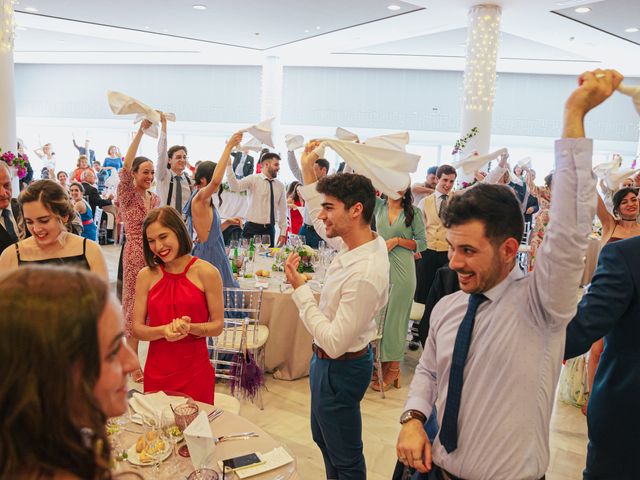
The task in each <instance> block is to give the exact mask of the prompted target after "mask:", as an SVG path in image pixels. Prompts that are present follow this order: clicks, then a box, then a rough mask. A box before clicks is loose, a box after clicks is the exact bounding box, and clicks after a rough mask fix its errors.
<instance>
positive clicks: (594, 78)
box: [565, 69, 624, 115]
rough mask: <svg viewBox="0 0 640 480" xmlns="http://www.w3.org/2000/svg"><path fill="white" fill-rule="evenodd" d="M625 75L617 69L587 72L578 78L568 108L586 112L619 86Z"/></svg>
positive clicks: (568, 101) (581, 112) (582, 112)
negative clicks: (576, 86)
mask: <svg viewBox="0 0 640 480" xmlns="http://www.w3.org/2000/svg"><path fill="white" fill-rule="evenodd" d="M623 78H624V77H623V76H622V75H621V74H620V73H619V72H618V71H616V70H600V69H597V70H594V71H592V72H585V73H583V74H582V75H580V77H579V78H578V85H579V86H578V88H576V89H575V90H574V91H573V93H572V94H571V95H570V96H569V99H568V100H567V103H566V105H565V107H566V109H567V110H570V111H574V112H576V113H579V114H582V115H584V114H586V113H587V112H588V111H589V110H591V109H592V108H594V107H596V106H598V105H600V104H601V103H602V102H604V101H605V100H606V99H607V98H609V97H610V96H611V95H612V94H613V92H614V91H615V90H616V89H617V88H618V86H619V85H620V83H621V82H622V80H623Z"/></svg>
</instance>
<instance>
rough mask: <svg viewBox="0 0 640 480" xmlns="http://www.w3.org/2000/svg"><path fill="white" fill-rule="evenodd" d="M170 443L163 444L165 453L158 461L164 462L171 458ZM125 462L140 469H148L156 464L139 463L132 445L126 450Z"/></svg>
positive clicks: (138, 457) (134, 446)
mask: <svg viewBox="0 0 640 480" xmlns="http://www.w3.org/2000/svg"><path fill="white" fill-rule="evenodd" d="M171 447H172V445H171V443H169V442H166V443H165V451H164V452H163V453H162V455H161V456H160V461H161V462H163V461H165V460H166V459H167V458H169V457H170V456H171ZM127 461H128V462H129V463H131V464H132V465H138V466H140V467H150V466H152V465H155V464H156V462H155V461H152V462H146V463H145V462H141V461H140V456H139V455H138V452H136V444H135V443H134V444H133V445H131V446H130V447H129V449H128V450H127Z"/></svg>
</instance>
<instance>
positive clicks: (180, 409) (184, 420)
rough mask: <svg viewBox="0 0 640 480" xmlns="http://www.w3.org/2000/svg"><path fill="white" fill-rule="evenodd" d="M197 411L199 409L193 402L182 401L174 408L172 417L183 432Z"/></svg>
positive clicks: (194, 417)
mask: <svg viewBox="0 0 640 480" xmlns="http://www.w3.org/2000/svg"><path fill="white" fill-rule="evenodd" d="M199 411H200V409H199V408H198V405H197V404H195V403H183V404H180V405H178V406H177V407H176V408H174V410H173V417H174V419H175V421H176V426H177V427H178V428H179V429H180V431H181V432H184V430H185V429H186V428H187V427H188V426H189V425H190V424H191V422H193V421H194V420H195V419H196V417H197V416H198V412H199Z"/></svg>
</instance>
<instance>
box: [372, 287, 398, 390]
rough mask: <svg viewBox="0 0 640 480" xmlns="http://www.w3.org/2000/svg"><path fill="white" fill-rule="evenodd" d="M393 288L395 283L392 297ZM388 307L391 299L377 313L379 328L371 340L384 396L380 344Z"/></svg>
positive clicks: (374, 362) (374, 363)
mask: <svg viewBox="0 0 640 480" xmlns="http://www.w3.org/2000/svg"><path fill="white" fill-rule="evenodd" d="M392 289H393V285H389V297H391V290H392ZM387 308H389V300H387V303H386V304H385V305H384V307H382V308H381V309H380V310H378V313H376V316H375V317H374V318H375V321H376V325H377V326H378V328H377V329H376V336H375V337H373V339H372V340H371V343H370V345H371V348H373V368H375V369H376V372H377V373H378V386H379V387H380V394H381V395H382V398H385V396H384V385H383V379H382V361H381V360H380V344H381V343H382V335H383V334H384V324H385V321H386V318H387Z"/></svg>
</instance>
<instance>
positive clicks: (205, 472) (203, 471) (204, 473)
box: [187, 468, 220, 480]
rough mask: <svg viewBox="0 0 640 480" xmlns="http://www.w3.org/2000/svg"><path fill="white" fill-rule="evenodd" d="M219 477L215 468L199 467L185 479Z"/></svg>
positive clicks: (213, 479) (208, 479)
mask: <svg viewBox="0 0 640 480" xmlns="http://www.w3.org/2000/svg"><path fill="white" fill-rule="evenodd" d="M218 478H220V477H219V476H218V473H217V472H216V471H215V470H212V469H210V468H199V469H197V470H194V471H193V472H191V473H190V474H189V476H188V477H187V480H218Z"/></svg>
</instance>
